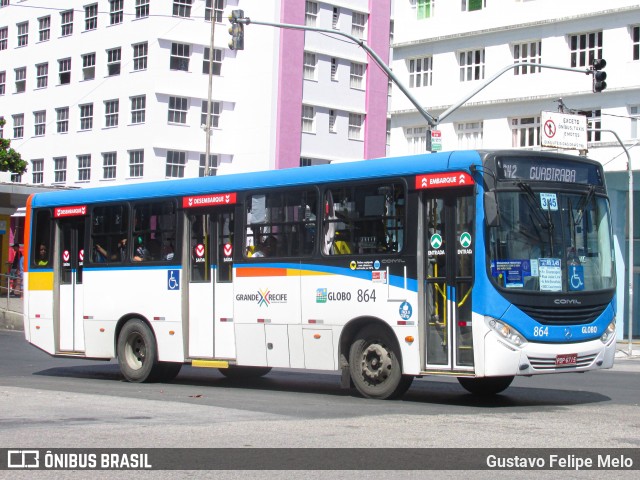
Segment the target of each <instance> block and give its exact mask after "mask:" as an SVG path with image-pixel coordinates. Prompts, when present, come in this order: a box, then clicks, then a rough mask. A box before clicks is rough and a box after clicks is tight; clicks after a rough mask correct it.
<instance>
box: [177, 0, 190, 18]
mask: <svg viewBox="0 0 640 480" xmlns="http://www.w3.org/2000/svg"><path fill="white" fill-rule="evenodd" d="M192 3H193V1H192V0H173V16H174V17H183V18H189V17H190V16H191V4H192Z"/></svg>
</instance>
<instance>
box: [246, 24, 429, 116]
mask: <svg viewBox="0 0 640 480" xmlns="http://www.w3.org/2000/svg"><path fill="white" fill-rule="evenodd" d="M237 21H238V23H243V24H245V25H249V24H255V25H266V26H268V27H278V28H287V29H291V30H305V31H310V32H320V33H328V34H331V35H340V36H342V37H346V38H348V39H349V40H351V41H352V42H354V43H356V44H358V45H359V46H360V47H362V48H363V49H364V50H365V51H366V52H367V53H368V54H369V56H371V58H372V59H373V60H374V61H375V62H376V64H377V65H378V66H379V67H380V68H381V69H382V70H384V72H385V73H386V74H387V77H389V78H390V79H391V81H392V82H393V83H394V84H395V85H396V86H397V87H398V88H399V89H400V91H401V92H402V93H404V94H405V95H406V97H407V98H408V99H409V101H410V102H411V103H412V104H413V106H414V107H416V110H418V112H419V113H420V115H422V116H423V117H424V119H425V120H426V121H427V123H428V124H429V125H430V126H432V127H433V126H435V125H437V123H438V122H437V121H436V119H435V118H433V117H432V116H431V115H430V114H429V112H427V111H426V110H425V109H424V108H423V107H422V106H421V105H420V103H418V100H416V98H415V97H414V96H413V95H412V94H411V92H409V90H407V88H406V87H405V86H404V85H403V84H402V82H401V81H400V80H399V79H398V78H397V77H396V76H395V75H394V74H393V72H392V71H391V69H390V68H389V67H388V66H387V64H386V63H384V61H383V60H382V59H381V58H380V56H379V55H378V54H377V53H376V52H374V51H373V50H372V49H371V47H369V46H368V45H367V44H366V43H365V41H364V40H362V39H361V38H357V37H354V36H353V35H349V34H348V33H344V32H340V31H337V30H329V29H325V28H317V27H308V26H306V25H293V24H290V23H276V22H262V21H258V20H251V19H250V18H248V17H244V18H239V19H238V20H237Z"/></svg>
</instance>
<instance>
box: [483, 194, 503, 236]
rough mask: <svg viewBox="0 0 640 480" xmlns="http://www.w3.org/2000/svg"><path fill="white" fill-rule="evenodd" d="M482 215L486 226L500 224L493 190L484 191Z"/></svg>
mask: <svg viewBox="0 0 640 480" xmlns="http://www.w3.org/2000/svg"><path fill="white" fill-rule="evenodd" d="M484 216H485V218H486V220H487V226H488V227H498V226H500V215H499V213H498V201H497V199H496V193H495V192H484Z"/></svg>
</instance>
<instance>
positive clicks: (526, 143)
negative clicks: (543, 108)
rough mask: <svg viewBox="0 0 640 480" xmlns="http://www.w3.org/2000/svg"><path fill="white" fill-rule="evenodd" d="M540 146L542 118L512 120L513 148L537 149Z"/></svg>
mask: <svg viewBox="0 0 640 480" xmlns="http://www.w3.org/2000/svg"><path fill="white" fill-rule="evenodd" d="M538 145H540V117H523V118H512V119H511V146H512V147H514V148H518V147H537V146H538Z"/></svg>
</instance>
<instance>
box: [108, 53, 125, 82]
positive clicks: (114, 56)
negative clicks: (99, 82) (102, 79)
mask: <svg viewBox="0 0 640 480" xmlns="http://www.w3.org/2000/svg"><path fill="white" fill-rule="evenodd" d="M121 58H122V50H121V48H120V47H118V48H112V49H111V50H107V76H109V77H113V76H115V75H120V60H121Z"/></svg>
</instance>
